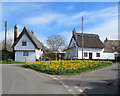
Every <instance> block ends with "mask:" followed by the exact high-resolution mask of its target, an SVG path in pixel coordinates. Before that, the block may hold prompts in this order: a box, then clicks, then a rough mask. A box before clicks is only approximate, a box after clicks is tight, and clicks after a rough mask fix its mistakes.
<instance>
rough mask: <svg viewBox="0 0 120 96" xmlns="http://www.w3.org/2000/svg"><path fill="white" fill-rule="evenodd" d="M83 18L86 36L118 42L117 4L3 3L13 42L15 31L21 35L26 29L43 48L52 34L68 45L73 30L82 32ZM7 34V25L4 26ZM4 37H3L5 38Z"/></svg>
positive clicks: (4, 16) (3, 15)
mask: <svg viewBox="0 0 120 96" xmlns="http://www.w3.org/2000/svg"><path fill="white" fill-rule="evenodd" d="M82 16H84V33H92V34H98V35H99V36H100V39H101V40H102V41H103V40H104V39H105V38H106V37H108V39H118V3H117V2H16V3H15V2H3V3H2V20H7V21H8V36H9V38H13V27H14V25H15V24H16V25H17V26H18V32H19V33H20V32H21V31H22V29H23V27H24V26H25V27H26V28H27V29H28V30H29V31H31V30H33V31H34V34H35V36H36V37H37V38H38V39H39V40H40V41H41V42H43V43H44V44H45V43H46V42H45V39H46V38H47V37H48V36H51V35H53V34H61V35H63V36H64V37H65V38H66V41H67V43H68V42H69V40H70V38H71V35H72V30H73V28H75V29H76V31H77V32H81V29H82V26H81V24H82V23H81V18H82ZM2 26H3V27H2V32H4V22H3V23H2ZM3 36H4V34H3Z"/></svg>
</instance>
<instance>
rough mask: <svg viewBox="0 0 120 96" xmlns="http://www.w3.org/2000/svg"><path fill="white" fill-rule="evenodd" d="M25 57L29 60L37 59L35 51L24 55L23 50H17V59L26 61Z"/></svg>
mask: <svg viewBox="0 0 120 96" xmlns="http://www.w3.org/2000/svg"><path fill="white" fill-rule="evenodd" d="M25 58H26V60H27V62H32V61H35V60H36V57H35V52H29V56H23V52H15V61H17V62H25Z"/></svg>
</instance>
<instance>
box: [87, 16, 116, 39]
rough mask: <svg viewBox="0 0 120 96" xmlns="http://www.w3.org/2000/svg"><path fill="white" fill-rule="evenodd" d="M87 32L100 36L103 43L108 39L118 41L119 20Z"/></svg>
mask: <svg viewBox="0 0 120 96" xmlns="http://www.w3.org/2000/svg"><path fill="white" fill-rule="evenodd" d="M86 31H87V32H89V33H93V34H94V33H96V34H98V35H99V36H100V39H101V40H102V41H103V40H105V38H106V37H107V38H108V39H118V18H114V19H111V20H110V21H107V22H105V23H102V24H100V25H97V26H94V27H93V28H90V29H88V30H86Z"/></svg>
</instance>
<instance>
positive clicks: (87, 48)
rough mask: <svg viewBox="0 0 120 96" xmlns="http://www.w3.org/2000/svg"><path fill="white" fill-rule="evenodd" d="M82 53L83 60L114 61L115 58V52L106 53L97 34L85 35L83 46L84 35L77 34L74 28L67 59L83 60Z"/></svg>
mask: <svg viewBox="0 0 120 96" xmlns="http://www.w3.org/2000/svg"><path fill="white" fill-rule="evenodd" d="M82 46H83V47H82ZM82 49H83V51H82ZM82 52H83V59H89V60H92V59H93V60H97V59H100V60H107V59H108V60H114V58H115V57H114V53H113V52H104V44H103V43H102V42H101V40H100V39H99V36H98V35H97V34H86V33H84V34H83V45H82V33H76V30H75V28H74V29H73V35H72V38H71V40H70V43H69V46H68V48H67V50H66V57H67V59H82Z"/></svg>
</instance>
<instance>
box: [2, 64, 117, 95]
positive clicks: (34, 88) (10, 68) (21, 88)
mask: <svg viewBox="0 0 120 96" xmlns="http://www.w3.org/2000/svg"><path fill="white" fill-rule="evenodd" d="M2 75H3V76H2V93H3V94H73V95H75V94H83V95H84V96H87V95H88V96H89V94H116V93H117V90H118V88H117V86H118V81H117V79H118V64H113V65H112V66H109V67H107V68H102V69H98V70H95V71H91V72H86V73H82V74H80V75H73V76H59V75H57V76H56V75H48V74H44V73H40V72H36V71H34V70H31V69H25V68H22V67H20V66H19V65H9V64H5V65H3V66H2Z"/></svg>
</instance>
